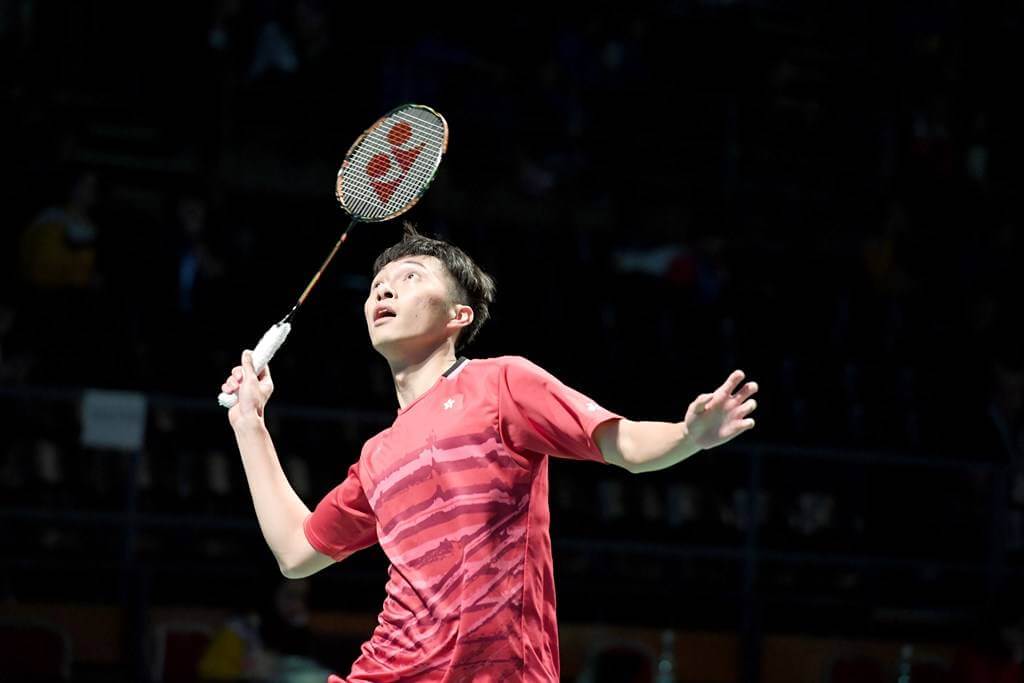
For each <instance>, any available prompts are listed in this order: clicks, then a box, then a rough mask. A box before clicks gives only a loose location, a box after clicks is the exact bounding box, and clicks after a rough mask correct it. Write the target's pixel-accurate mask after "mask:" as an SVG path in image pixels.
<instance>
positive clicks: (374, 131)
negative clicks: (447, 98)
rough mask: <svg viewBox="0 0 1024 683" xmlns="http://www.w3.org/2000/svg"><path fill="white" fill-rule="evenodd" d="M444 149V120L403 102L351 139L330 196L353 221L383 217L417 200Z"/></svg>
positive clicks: (446, 123)
mask: <svg viewBox="0 0 1024 683" xmlns="http://www.w3.org/2000/svg"><path fill="white" fill-rule="evenodd" d="M447 148H448V122H447V121H445V119H444V117H443V116H441V114H439V113H438V112H437V111H435V110H434V109H432V108H430V107H428V106H425V105H422V104H403V105H402V106H400V107H396V108H395V109H392V110H391V111H389V112H388V113H387V114H385V115H384V116H382V117H380V118H379V119H378V120H377V121H376V123H374V124H373V125H372V126H370V127H369V128H368V129H367V130H366V132H364V133H363V134H362V135H361V136H359V139H358V140H356V141H355V142H354V143H353V144H352V146H351V147H349V150H348V152H347V153H346V154H345V160H344V161H343V162H342V164H341V168H340V169H339V170H338V179H337V182H336V183H335V196H336V197H337V199H338V203H339V204H341V206H342V208H343V209H345V211H347V212H348V213H349V215H351V216H352V218H354V219H355V220H358V221H361V222H365V223H378V222H381V221H386V220H389V219H392V218H395V217H396V216H398V215H400V214H402V213H405V212H406V211H408V210H409V209H411V208H412V207H413V206H414V205H415V204H416V202H418V201H419V200H420V197H422V196H423V193H424V192H426V190H427V188H428V187H429V186H430V183H431V181H433V179H434V176H435V175H436V174H437V168H438V166H440V165H441V157H442V156H444V153H445V151H446V150H447Z"/></svg>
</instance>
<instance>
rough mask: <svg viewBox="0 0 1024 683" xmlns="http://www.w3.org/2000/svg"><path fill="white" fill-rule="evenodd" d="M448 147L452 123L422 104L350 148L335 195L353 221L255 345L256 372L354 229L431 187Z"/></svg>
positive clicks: (224, 399) (404, 207)
mask: <svg viewBox="0 0 1024 683" xmlns="http://www.w3.org/2000/svg"><path fill="white" fill-rule="evenodd" d="M447 147H448V122H447V121H445V120H444V117H443V116H441V115H440V114H439V113H438V112H436V111H434V110H433V109H431V108H430V107H425V106H423V105H420V104H406V105H402V106H401V107H398V108H397V109H393V110H392V111H390V112H388V113H387V114H385V115H384V116H382V117H381V118H380V119H378V120H377V122H376V123H374V124H373V125H372V126H370V128H368V129H367V130H366V132H364V133H363V134H362V135H361V136H359V139H358V140H356V141H355V142H354V143H353V144H352V146H351V147H349V150H348V153H347V154H346V155H345V160H344V161H343V162H342V164H341V169H340V170H339V171H338V179H337V182H336V184H335V195H336V196H337V198H338V203H339V204H341V207H342V208H343V209H344V210H345V211H346V212H347V213H348V214H349V216H351V217H352V220H351V221H350V222H349V224H348V227H347V228H346V229H345V232H343V233H342V234H341V237H340V238H339V239H338V241H337V243H336V244H335V245H334V248H333V249H332V250H331V253H330V254H329V255H328V256H327V259H326V260H325V261H324V263H323V265H322V266H320V270H318V271H317V272H316V275H314V276H313V279H312V280H310V281H309V284H308V285H306V289H305V290H303V292H302V294H301V295H300V296H299V300H298V301H297V302H296V303H295V305H294V306H292V310H290V311H289V312H288V315H286V316H285V317H284V318H282V319H281V321H280V322H277V323H275V324H274V325H273V326H272V327H271V328H270V329H269V330H267V331H266V333H265V334H264V335H263V338H262V339H260V341H259V343H258V344H257V345H256V348H255V349H254V350H253V353H252V364H253V367H254V368H255V370H256V373H257V374H259V373H260V372H261V371H262V370H263V368H265V367H266V365H267V363H269V362H270V359H271V358H273V357H274V354H275V353H276V352H277V350H278V349H279V348H281V345H282V344H284V340H285V339H286V338H287V337H288V333H289V332H291V329H292V319H293V318H294V317H295V313H296V311H298V310H299V306H301V305H302V303H303V302H304V301H305V300H306V297H308V296H309V293H310V291H312V289H313V287H314V286H316V283H317V282H318V281H319V280H320V276H321V275H322V274H323V272H324V270H325V269H326V268H327V266H328V264H330V262H331V260H333V259H334V255H335V254H337V253H338V249H339V248H340V247H341V245H342V243H344V242H345V240H346V239H348V234H349V232H350V231H351V230H352V228H353V227H355V225H356V224H357V223H380V222H382V221H386V220H390V219H392V218H395V217H396V216H400V215H401V214H403V213H405V212H406V211H408V210H409V209H411V208H412V207H413V206H414V205H415V204H416V202H418V201H419V200H420V197H422V196H423V193H424V192H426V190H427V187H429V186H430V182H431V181H432V180H433V179H434V175H435V174H436V173H437V168H438V166H440V165H441V157H442V156H443V155H444V152H445V150H446V149H447ZM217 401H218V402H219V403H220V404H221V405H222V406H224V407H225V408H230V407H232V406H233V405H235V404H236V403H237V402H238V396H237V394H228V393H225V392H221V394H220V396H218V397H217Z"/></svg>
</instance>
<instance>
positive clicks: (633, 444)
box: [598, 419, 700, 473]
mask: <svg viewBox="0 0 1024 683" xmlns="http://www.w3.org/2000/svg"><path fill="white" fill-rule="evenodd" d="M602 427H604V425H602ZM598 444H599V446H600V448H601V452H602V453H603V454H604V456H605V460H607V461H608V462H610V463H615V464H618V465H620V466H622V467H625V468H626V469H628V470H629V471H630V472H634V473H639V472H654V471H655V470H663V469H665V468H666V467H671V466H672V465H675V464H676V463H679V462H682V461H683V460H685V459H686V458H688V457H690V456H691V455H693V454H694V453H696V452H697V451H699V450H700V448H699V447H698V446H696V445H695V444H694V443H693V442H692V439H690V438H689V435H688V433H687V430H686V424H685V423H683V422H634V421H632V420H625V419H623V420H616V421H615V422H614V423H608V429H606V430H605V431H604V433H602V434H601V435H600V438H599V440H598Z"/></svg>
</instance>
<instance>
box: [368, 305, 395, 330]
mask: <svg viewBox="0 0 1024 683" xmlns="http://www.w3.org/2000/svg"><path fill="white" fill-rule="evenodd" d="M395 315H396V314H395V312H394V311H392V310H391V309H390V308H387V307H386V306H381V307H379V308H377V309H376V310H375V311H374V312H373V324H374V325H377V324H379V323H382V322H384V321H385V320H390V319H391V318H394V317H395Z"/></svg>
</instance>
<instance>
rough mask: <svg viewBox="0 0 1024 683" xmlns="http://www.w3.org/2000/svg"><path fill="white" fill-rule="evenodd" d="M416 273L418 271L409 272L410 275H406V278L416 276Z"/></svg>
mask: <svg viewBox="0 0 1024 683" xmlns="http://www.w3.org/2000/svg"><path fill="white" fill-rule="evenodd" d="M415 275H416V273H409V274H408V275H406V276H405V279H406V280H408V279H409V278H411V277H414V276H415Z"/></svg>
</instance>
